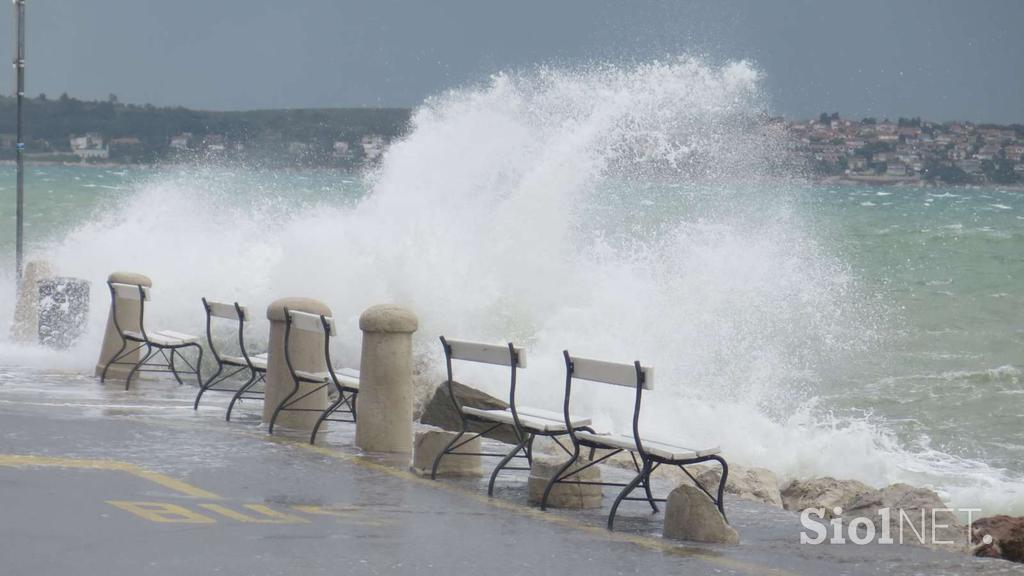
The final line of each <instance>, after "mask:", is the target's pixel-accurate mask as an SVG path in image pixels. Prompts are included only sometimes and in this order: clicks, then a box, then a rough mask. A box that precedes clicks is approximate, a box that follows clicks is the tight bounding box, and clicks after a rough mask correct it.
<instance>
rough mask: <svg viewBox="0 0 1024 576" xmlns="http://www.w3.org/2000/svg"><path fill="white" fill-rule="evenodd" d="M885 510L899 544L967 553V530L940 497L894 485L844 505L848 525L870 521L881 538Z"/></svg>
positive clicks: (859, 495)
mask: <svg viewBox="0 0 1024 576" xmlns="http://www.w3.org/2000/svg"><path fill="white" fill-rule="evenodd" d="M882 509H888V510H889V530H890V537H891V538H892V539H893V540H895V541H896V542H897V543H903V544H924V545H926V546H930V547H941V548H949V547H957V548H961V549H966V546H967V531H966V529H965V527H964V526H963V525H961V524H960V521H959V519H957V517H956V515H955V514H953V512H952V511H951V510H948V509H947V507H946V505H945V503H943V502H942V499H941V498H939V495H938V494H936V493H935V492H933V491H932V490H929V489H927V488H918V487H915V486H911V485H909V484H892V485H891V486H887V487H885V488H883V489H881V490H872V491H870V492H863V493H860V494H857V495H855V496H854V497H853V499H852V500H850V501H849V502H847V503H845V505H843V518H844V520H846V521H847V522H849V521H850V520H852V519H853V518H860V517H864V518H870V519H871V520H872V521H873V522H874V524H875V534H881V530H882V524H881V523H882V521H883V518H882V516H881V514H880V511H881V510H882ZM933 524H934V526H933ZM901 527H902V529H903V533H902V537H901V535H900V528H901ZM933 528H934V532H933Z"/></svg>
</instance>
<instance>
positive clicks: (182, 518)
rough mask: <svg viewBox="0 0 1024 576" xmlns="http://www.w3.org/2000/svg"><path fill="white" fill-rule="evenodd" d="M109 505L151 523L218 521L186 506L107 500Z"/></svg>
mask: <svg viewBox="0 0 1024 576" xmlns="http://www.w3.org/2000/svg"><path fill="white" fill-rule="evenodd" d="M107 504H111V505H113V506H117V507H118V508H120V509H122V510H125V511H127V512H131V513H132V514H135V515H136V516H140V517H142V518H145V519H146V520H149V521H150V522H164V523H174V524H215V523H216V522H217V521H216V520H214V519H213V518H210V517H208V516H203V515H202V514H200V513H198V512H193V511H192V510H189V509H188V508H185V507H184V506H179V505H177V504H167V503H164V502H129V501H127V500H107Z"/></svg>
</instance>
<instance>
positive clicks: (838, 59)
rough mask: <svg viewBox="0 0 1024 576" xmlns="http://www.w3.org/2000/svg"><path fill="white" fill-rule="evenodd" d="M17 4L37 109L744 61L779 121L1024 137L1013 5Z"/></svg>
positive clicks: (428, 89)
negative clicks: (48, 100)
mask: <svg viewBox="0 0 1024 576" xmlns="http://www.w3.org/2000/svg"><path fill="white" fill-rule="evenodd" d="M27 2H28V7H27V10H28V38H29V40H28V76H27V78H28V92H29V93H30V94H32V95H35V94H37V93H39V92H45V93H47V94H48V95H50V96H51V97H55V96H57V95H59V94H60V93H61V92H68V93H69V94H71V95H73V96H77V97H80V98H90V99H92V98H105V97H106V96H107V94H110V93H115V94H117V95H118V96H119V97H120V99H121V101H124V102H133V103H140V104H141V103H152V104H157V105H179V104H180V105H183V106H188V107H193V108H206V109H252V108H295V107H335V106H413V105H416V104H417V103H419V102H421V101H422V100H423V99H424V98H425V97H426V96H429V95H430V94H434V93H437V92H439V91H442V90H445V89H447V88H452V87H457V86H460V85H464V84H468V83H473V82H478V81H480V80H482V79H485V78H486V77H487V75H488V74H491V73H493V72H496V71H499V70H509V69H524V68H529V67H531V66H535V65H537V64H555V65H565V66H571V65H573V64H576V63H585V62H593V61H602V62H608V61H611V62H629V61H637V60H647V59H654V58H664V57H670V56H673V55H677V54H684V53H691V54H703V55H706V56H707V57H708V58H709V59H711V60H713V61H725V60H738V59H748V60H752V61H753V62H755V63H756V65H757V66H758V68H759V69H760V70H762V71H763V72H764V74H765V76H766V79H765V89H766V92H767V94H768V97H769V102H770V105H771V111H772V112H773V113H779V114H784V115H787V116H791V117H807V116H811V115H816V114H817V113H818V112H821V111H829V112H832V111H838V112H839V113H840V114H843V115H847V116H851V117H861V116H869V115H870V116H879V117H882V116H888V117H893V118H894V117H897V116H922V117H925V118H928V119H935V120H950V119H967V120H975V121H994V122H1024V1H1021V0H999V1H997V0H987V1H982V0H974V1H961V2H951V1H932V0H904V1H893V0H889V1H879V0H869V1H856V2H854V1H844V2H828V1H824V0H818V1H797V0H792V1H771V2H768V1H749V2H748V1H719V2H711V1H707V2H687V1H683V0H674V1H673V0H664V1H657V0H651V1H644V0H634V1H628V2H627V1H620V0H561V1H559V0H514V1H505V2H497V1H487V0H461V1H459V0H429V1H427V0H408V1H405V2H399V1H394V0H373V1H369V0H364V1H350V0H344V1H343V0H289V1H282V0H27ZM0 16H2V18H3V22H2V23H0V26H3V27H2V28H0V30H4V31H5V34H6V35H8V38H7V40H8V41H7V42H6V43H5V48H4V50H6V51H7V52H8V54H9V52H10V50H11V48H10V46H11V44H12V42H10V33H11V32H10V31H11V30H12V29H13V28H12V26H11V22H10V20H11V10H10V9H9V8H5V9H2V10H0ZM9 74H10V75H11V76H13V73H9ZM8 82H9V83H7V84H6V87H7V89H8V90H10V87H11V86H12V85H13V79H12V80H9V81H8ZM0 85H2V84H0Z"/></svg>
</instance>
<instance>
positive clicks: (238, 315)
mask: <svg viewBox="0 0 1024 576" xmlns="http://www.w3.org/2000/svg"><path fill="white" fill-rule="evenodd" d="M203 302H205V303H206V309H207V311H208V312H209V313H210V316H213V317H215V318H224V319H226V320H241V321H242V322H248V321H249V319H250V317H249V309H248V308H247V307H245V306H242V305H241V304H238V303H237V302H236V303H234V304H228V303H227V302H217V301H216V300H207V299H205V298H203Z"/></svg>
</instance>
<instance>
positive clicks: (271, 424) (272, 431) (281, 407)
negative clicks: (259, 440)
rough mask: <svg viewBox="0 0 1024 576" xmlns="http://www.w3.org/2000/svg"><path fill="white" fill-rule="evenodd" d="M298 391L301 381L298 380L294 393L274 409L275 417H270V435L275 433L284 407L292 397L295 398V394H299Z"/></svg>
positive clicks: (293, 389)
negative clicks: (276, 423)
mask: <svg viewBox="0 0 1024 576" xmlns="http://www.w3.org/2000/svg"><path fill="white" fill-rule="evenodd" d="M298 391H299V381H298V380H296V381H295V387H294V388H292V391H291V392H290V393H289V394H288V395H287V396H285V397H284V400H281V403H280V404H278V405H277V408H275V409H274V415H273V416H271V417H270V429H269V430H268V431H267V432H268V433H269V434H273V433H274V423H275V422H277V415H278V414H280V413H281V410H283V409H284V407H285V406H286V405H287V404H288V401H289V400H291V399H292V396H295V394H296V393H298Z"/></svg>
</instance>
